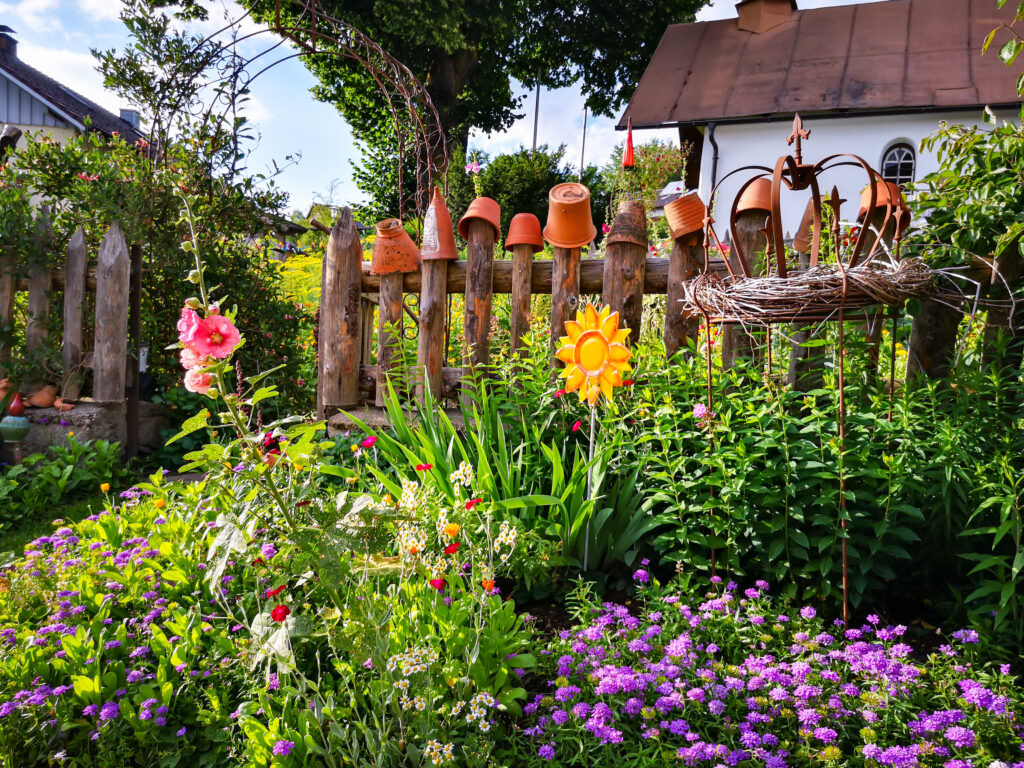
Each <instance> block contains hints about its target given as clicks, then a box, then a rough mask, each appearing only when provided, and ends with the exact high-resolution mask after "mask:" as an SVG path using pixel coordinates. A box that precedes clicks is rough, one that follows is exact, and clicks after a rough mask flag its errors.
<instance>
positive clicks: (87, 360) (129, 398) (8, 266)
mask: <svg viewBox="0 0 1024 768" xmlns="http://www.w3.org/2000/svg"><path fill="white" fill-rule="evenodd" d="M40 221H41V222H42V223H41V225H40V237H41V238H45V237H52V236H53V235H52V232H51V231H49V228H48V226H47V225H46V223H45V222H46V216H45V215H42V216H40ZM132 250H134V249H131V250H130V249H129V247H128V245H127V243H126V242H125V238H124V234H123V232H122V231H121V227H120V226H119V225H118V224H116V223H115V224H112V225H111V226H110V229H109V230H108V231H107V233H106V235H105V236H104V238H103V241H102V243H101V245H100V248H99V252H98V254H97V257H96V264H95V267H91V266H90V263H89V262H90V259H89V253H88V249H87V247H86V241H85V233H84V232H83V231H82V229H80V228H79V229H78V230H76V231H75V232H74V234H73V235H72V236H71V239H70V240H69V241H68V244H67V247H66V248H65V251H64V264H63V266H58V267H51V266H46V265H41V264H37V265H31V266H29V268H28V270H27V277H26V278H22V279H20V280H19V279H16V278H15V274H16V265H15V264H13V263H11V261H10V258H9V257H5V256H4V255H3V254H2V252H0V326H10V325H11V323H12V321H13V310H14V294H15V292H16V291H19V290H23V291H27V292H28V314H27V317H26V333H25V350H24V352H25V355H26V357H28V359H30V360H31V359H35V358H37V357H38V356H39V353H40V351H41V350H42V349H43V348H44V347H45V346H46V344H47V342H48V336H49V333H50V331H56V330H58V329H53V328H51V327H50V322H49V319H50V312H51V306H52V301H53V298H54V292H55V291H56V290H61V291H63V304H64V306H63V322H62V326H61V328H60V329H59V330H60V332H61V337H62V342H61V358H62V363H63V376H62V380H61V382H60V396H61V397H62V398H63V399H64V400H65V401H68V402H70V403H74V402H75V401H77V400H78V399H79V397H80V396H81V393H82V387H81V385H82V381H83V379H84V377H85V373H86V371H88V370H90V369H91V371H92V395H93V398H92V399H93V401H94V402H96V403H100V404H111V405H115V406H117V407H122V406H123V407H124V408H125V412H126V416H125V418H126V421H127V431H126V435H127V438H126V443H125V450H126V452H127V453H128V454H129V455H135V453H136V452H137V445H136V442H135V440H136V438H137V434H138V391H139V388H138V379H139V360H138V356H137V354H135V353H130V347H129V331H130V330H132V331H133V333H132V334H131V340H132V342H133V344H132V348H134V349H138V338H139V328H138V325H139V321H138V308H137V306H136V307H134V310H135V311H134V312H133V313H131V314H133V317H132V319H133V321H134V322H133V328H131V329H129V314H130V306H131V303H132V302H131V301H130V298H131V296H132V295H135V296H136V298H137V295H138V281H139V265H138V254H135V253H133V252H132ZM133 273H134V274H133ZM133 278H134V279H133ZM90 291H91V292H93V293H94V294H95V307H96V310H95V311H96V314H95V323H94V330H93V339H92V351H91V353H88V352H87V351H86V344H85V338H84V325H85V323H84V319H85V310H86V307H87V305H88V302H87V294H88V293H89V292H90ZM135 303H136V304H137V303H138V302H135ZM10 353H11V350H9V349H6V348H2V347H0V373H2V372H3V370H4V362H5V360H8V359H9V357H10ZM30 378H35V377H30ZM48 383H50V382H46V381H34V380H32V381H25V382H18V384H19V385H20V386H22V388H24V389H32V388H34V387H36V386H39V385H41V384H48Z"/></svg>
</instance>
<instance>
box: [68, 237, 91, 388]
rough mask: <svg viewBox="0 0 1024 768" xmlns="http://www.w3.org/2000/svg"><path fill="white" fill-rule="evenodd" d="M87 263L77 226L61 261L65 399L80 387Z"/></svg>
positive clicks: (83, 242) (86, 255) (87, 257)
mask: <svg viewBox="0 0 1024 768" xmlns="http://www.w3.org/2000/svg"><path fill="white" fill-rule="evenodd" d="M88 264H89V254H88V252H87V251H86V249H85V232H84V231H83V230H82V228H81V227H79V228H78V229H76V230H75V233H74V234H73V235H72V236H71V240H70V241H69V242H68V249H67V257H66V258H65V260H64V344H63V349H62V353H63V354H62V356H63V360H64V381H63V383H62V385H61V396H62V397H64V398H67V399H68V400H77V399H78V396H79V394H81V390H82V371H81V366H82V315H83V312H84V310H85V277H86V269H87V268H88Z"/></svg>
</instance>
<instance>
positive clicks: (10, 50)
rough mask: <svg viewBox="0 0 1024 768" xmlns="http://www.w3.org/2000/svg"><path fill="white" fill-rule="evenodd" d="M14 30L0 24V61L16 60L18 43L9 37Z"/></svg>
mask: <svg viewBox="0 0 1024 768" xmlns="http://www.w3.org/2000/svg"><path fill="white" fill-rule="evenodd" d="M13 33H14V30H13V29H11V28H10V27H8V26H7V25H6V24H0V60H2V59H16V58H18V41H17V40H15V39H14V38H13V37H11V34H13Z"/></svg>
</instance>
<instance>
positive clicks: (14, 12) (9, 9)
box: [0, 0, 62, 32]
mask: <svg viewBox="0 0 1024 768" xmlns="http://www.w3.org/2000/svg"><path fill="white" fill-rule="evenodd" d="M58 3H59V0H21V2H19V3H0V20H2V21H3V22H4V23H5V24H7V25H8V26H11V27H15V28H17V27H18V25H23V26H24V27H26V28H27V29H28V30H29V31H31V32H54V31H56V30H59V29H61V28H62V27H61V23H60V19H58V18H57V14H56V13H55V11H56V10H57V5H58Z"/></svg>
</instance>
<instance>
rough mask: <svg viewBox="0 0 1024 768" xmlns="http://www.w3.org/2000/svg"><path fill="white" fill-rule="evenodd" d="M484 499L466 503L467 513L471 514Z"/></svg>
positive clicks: (471, 500)
mask: <svg viewBox="0 0 1024 768" xmlns="http://www.w3.org/2000/svg"><path fill="white" fill-rule="evenodd" d="M482 501H483V499H470V500H469V501H467V502H466V511H467V512H469V511H470V510H471V509H473V507H475V506H476V505H477V504H479V503H480V502H482Z"/></svg>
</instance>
